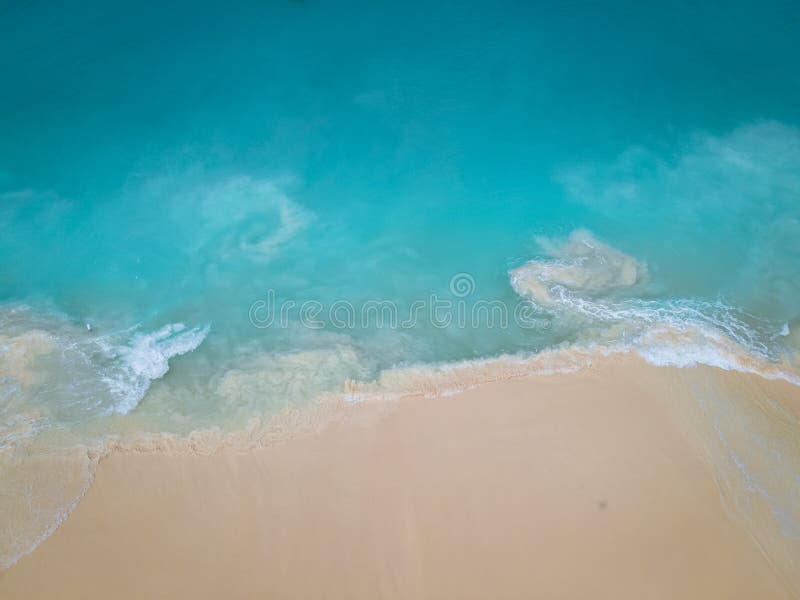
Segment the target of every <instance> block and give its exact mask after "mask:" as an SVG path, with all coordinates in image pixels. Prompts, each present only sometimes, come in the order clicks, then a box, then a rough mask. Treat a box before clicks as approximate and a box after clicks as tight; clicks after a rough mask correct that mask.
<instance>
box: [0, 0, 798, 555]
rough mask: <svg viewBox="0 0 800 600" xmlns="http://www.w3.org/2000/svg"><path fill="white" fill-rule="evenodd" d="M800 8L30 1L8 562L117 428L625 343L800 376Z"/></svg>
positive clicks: (4, 216) (0, 455)
mask: <svg viewBox="0 0 800 600" xmlns="http://www.w3.org/2000/svg"><path fill="white" fill-rule="evenodd" d="M799 22H800V13H798V10H797V8H796V7H795V6H793V5H792V4H791V3H783V4H782V3H767V4H764V3H761V4H759V5H758V6H755V5H753V4H752V3H732V4H729V5H728V6H727V7H726V8H725V10H724V11H723V10H721V9H720V8H719V7H718V6H716V5H715V4H713V3H710V2H709V3H696V2H691V3H683V2H678V3H675V2H671V3H664V4H662V5H660V6H642V5H641V3H632V2H631V3H607V4H605V5H603V4H601V3H594V2H592V3H581V2H575V3H568V4H558V5H550V4H549V3H541V4H537V3H515V2H499V3H498V2H492V3H488V2H486V3H480V2H441V3H436V5H435V6H431V5H429V3H425V4H423V3H403V4H402V5H396V4H392V3H375V2H372V3H332V2H331V3H328V2H318V1H314V0H306V1H296V2H288V1H287V2H270V3H252V4H251V3H234V4H232V5H231V4H229V5H225V6H224V7H221V6H218V5H217V6H215V5H206V4H204V3H191V4H188V3H186V4H183V5H181V4H180V3H178V4H175V5H173V6H165V5H163V3H161V4H150V3H136V4H124V3H123V4H119V3H115V5H114V6H108V5H107V4H105V3H99V2H95V3H93V2H87V3H81V6H69V7H66V6H55V5H49V4H48V3H24V4H23V3H19V5H18V6H13V5H8V4H6V5H3V6H2V7H0V90H2V93H0V482H2V483H1V484H0V485H2V486H3V490H2V492H3V494H2V496H3V498H4V499H3V501H2V502H0V564H2V565H6V566H7V565H10V564H13V562H14V561H16V560H17V559H18V558H19V557H20V556H21V555H24V554H25V553H27V552H29V551H31V550H32V549H33V548H35V546H36V545H37V544H38V543H39V542H40V541H41V540H42V539H44V538H45V537H46V536H47V535H48V534H49V533H50V532H52V530H53V529H54V528H55V527H56V526H57V525H58V523H59V522H60V521H61V520H62V519H63V518H65V516H66V515H67V514H68V513H69V511H70V510H71V508H72V507H73V506H74V505H75V503H76V502H77V501H79V499H80V497H81V495H82V494H83V493H84V492H85V490H86V489H87V488H88V486H89V485H90V484H91V478H92V474H93V469H94V466H95V464H96V462H97V460H98V457H99V456H101V455H102V453H103V452H104V451H105V449H107V447H108V446H109V444H111V440H113V443H124V441H125V440H134V439H144V438H146V437H147V436H148V435H149V436H161V437H160V438H159V439H162V440H163V439H165V437H164V436H176V437H177V438H187V436H192V435H199V433H198V432H200V433H202V432H209V431H214V432H217V434H218V435H221V436H224V435H226V434H228V433H230V434H235V433H237V432H241V431H254V428H255V429H256V430H258V425H254V423H256V424H258V423H266V422H268V420H269V419H270V418H271V417H272V416H274V415H277V414H281V413H282V412H285V411H286V409H292V408H302V407H305V406H309V405H310V404H311V403H313V402H315V401H316V400H318V399H319V398H320V397H323V396H325V395H329V394H333V395H337V394H338V395H344V396H345V397H347V398H349V399H355V400H357V399H359V398H360V397H361V396H362V395H364V394H367V393H376V392H380V393H382V394H386V395H391V394H400V393H403V392H404V391H408V390H412V389H413V390H423V391H437V392H442V391H445V390H446V389H450V388H453V387H458V386H459V385H460V383H459V382H462V383H463V382H464V381H471V380H472V379H480V378H481V376H482V375H481V373H483V372H484V371H485V370H486V369H490V368H491V367H490V366H487V365H499V364H502V365H504V366H503V367H502V368H504V369H512V370H514V369H516V370H519V369H527V368H542V369H547V370H553V371H558V370H568V369H573V368H579V367H580V365H582V364H585V363H586V362H587V361H589V360H590V359H591V354H592V352H593V349H594V348H602V349H603V351H604V352H616V351H636V352H638V353H639V354H641V355H642V356H644V357H645V358H646V359H647V360H649V361H651V362H653V363H655V364H670V365H677V366H681V367H690V366H692V365H695V364H709V365H714V366H718V367H721V368H725V369H735V370H741V371H747V372H757V373H760V374H762V375H764V376H766V377H770V378H780V379H786V380H788V381H790V382H793V383H799V382H800V358H798V356H799V353H800V300H799V299H800V52H798V43H797V39H799V38H800V31H799V29H800V25H799V24H798V23H799ZM498 361H499V362H498ZM509 365H512V366H509ZM513 365H516V366H513ZM470 373H471V374H470ZM715 402H717V403H718V404H719V405H720V406H723V405H724V403H722V402H721V401H720V400H719V399H718V398H716V397H715ZM715 406H717V404H715ZM795 425H796V424H795ZM782 431H784V432H785V435H786V436H788V437H789V438H790V437H791V436H793V435H795V434H796V433H797V428H796V427H795V428H794V429H792V426H786V427H784V428H783V429H782ZM252 435H254V436H256V437H257V435H258V434H257V433H254V434H252ZM787 460H788V459H787ZM792 460H794V459H792ZM787 464H788V465H789V466H791V465H792V464H795V463H793V462H791V460H790V461H789V462H788V463H787ZM789 502H790V503H795V504H792V506H793V507H794V508H793V510H795V514H796V513H797V510H796V509H797V506H796V498H795V499H791V498H790V499H789ZM789 512H790V513H791V510H790V511H789ZM792 518H794V517H792ZM790 520H791V519H790ZM787 531H789V532H790V533H787V535H798V536H800V534H798V533H797V531H800V528H799V529H797V530H794V529H792V527H790V526H787ZM792 532H794V533H792Z"/></svg>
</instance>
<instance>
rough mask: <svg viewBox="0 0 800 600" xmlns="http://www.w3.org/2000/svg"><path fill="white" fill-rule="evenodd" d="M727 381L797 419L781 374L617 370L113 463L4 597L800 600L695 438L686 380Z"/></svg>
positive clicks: (360, 411)
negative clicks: (263, 442)
mask: <svg viewBox="0 0 800 600" xmlns="http://www.w3.org/2000/svg"><path fill="white" fill-rule="evenodd" d="M731 377H732V378H735V379H734V380H726V381H728V384H729V385H730V386H732V388H735V389H738V390H746V391H748V393H749V394H751V397H752V394H753V393H756V392H754V391H753V390H761V391H762V392H763V391H764V390H766V391H767V392H769V394H770V397H771V398H773V399H776V398H777V399H778V400H779V401H780V402H781V403H782V405H783V409H782V410H783V411H784V412H783V414H784V417H785V418H788V419H790V420H791V419H795V421H794V422H795V423H796V419H797V416H798V410H797V409H798V407H800V402H798V400H799V399H800V388H796V387H793V386H791V385H789V384H786V383H784V382H768V381H766V380H763V379H760V378H758V377H756V376H749V375H742V374H731V373H726V372H722V371H718V370H715V369H711V368H706V367H703V368H697V369H683V370H679V369H674V368H657V367H653V366H649V365H647V364H645V363H644V362H643V361H641V360H640V359H637V358H633V357H623V358H619V357H615V358H608V359H604V360H602V361H600V362H598V363H597V364H595V365H593V366H592V367H590V368H588V369H586V370H583V371H580V372H578V373H575V374H567V375H563V374H562V375H552V376H545V375H536V376H530V377H525V378H522V379H516V380H512V381H502V382H494V383H487V384H485V385H482V386H479V387H477V388H475V389H472V390H468V391H465V392H462V393H459V394H454V395H450V396H445V397H438V398H425V397H407V398H404V399H402V400H399V401H395V402H391V403H386V402H383V403H374V402H373V403H370V402H365V403H360V404H349V405H343V406H342V407H340V410H339V411H337V412H336V414H335V416H332V417H331V418H330V422H329V423H328V424H327V425H325V426H324V427H321V428H320V431H318V432H315V433H303V434H298V435H296V436H294V437H292V438H291V439H288V440H286V441H284V442H281V443H277V444H274V445H271V446H268V447H264V448H259V449H255V450H250V451H247V452H244V451H239V450H235V449H226V450H222V451H219V452H216V453H214V454H213V455H210V456H200V455H191V454H178V453H176V454H171V453H166V452H115V453H112V454H111V455H110V456H109V457H107V458H105V459H103V460H102V461H101V463H100V465H99V468H98V471H97V474H96V478H95V482H94V484H93V486H92V487H91V488H90V490H89V491H88V493H87V494H86V496H85V498H84V499H83V500H82V501H81V502H80V504H79V505H78V507H77V509H76V510H75V511H74V512H73V514H72V515H71V516H70V517H69V518H68V519H67V520H66V522H65V523H64V524H63V525H62V526H61V527H60V528H59V529H58V530H57V531H56V532H55V533H54V535H52V537H50V538H49V539H48V540H46V541H45V542H44V543H43V544H42V545H41V546H40V547H39V548H38V549H37V550H35V551H34V552H33V553H32V554H30V555H28V556H26V557H24V558H23V559H21V560H20V561H19V562H18V563H17V564H16V565H14V566H13V567H11V568H10V569H8V570H5V571H2V572H0V597H3V598H54V597H60V598H108V597H115V598H160V597H164V598H166V597H193V598H219V597H229V598H251V597H260V598H589V597H591V598H636V599H641V598H703V599H710V598H726V599H730V598H743V599H744V598H746V599H753V598H791V597H797V596H796V594H797V588H796V587H794V586H796V584H797V580H796V573H795V574H794V575H795V579H794V580H793V579H792V573H791V571H790V570H791V568H792V565H791V562H790V561H791V560H792V559H791V557H790V554H791V548H789V549H788V550H786V549H784V550H785V554H784V555H782V554H781V551H780V550H778V551H775V549H774V548H772V547H770V545H769V540H770V539H772V538H771V537H770V534H769V532H766V533H765V534H764V536H762V537H760V538H759V536H758V535H755V536H754V535H753V530H752V529H753V527H754V526H757V523H756V524H755V525H754V523H755V522H754V521H753V522H749V523H748V521H747V520H746V519H742V518H740V516H738V515H737V514H736V511H735V510H733V508H732V507H733V504H734V503H732V502H730V501H728V500H726V499H725V493H724V492H725V486H724V485H723V484H722V483H721V481H723V480H724V478H722V479H721V478H720V476H719V473H715V472H714V469H715V466H714V465H715V459H714V457H713V448H712V446H711V445H709V444H708V443H706V442H705V441H704V438H703V434H702V429H703V427H702V426H697V425H696V424H695V425H693V424H692V421H693V420H695V419H696V418H697V413H696V411H695V410H694V409H693V408H692V401H691V400H689V399H688V398H689V396H690V392H689V390H690V388H692V387H693V386H694V387H696V386H698V385H701V384H702V382H703V381H705V382H706V383H707V382H708V381H711V380H716V379H722V380H725V378H731ZM722 387H724V385H723V386H722ZM760 412H761V413H763V412H764V411H763V410H761V411H760ZM765 540H766V541H765ZM787 556H789V558H787Z"/></svg>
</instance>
